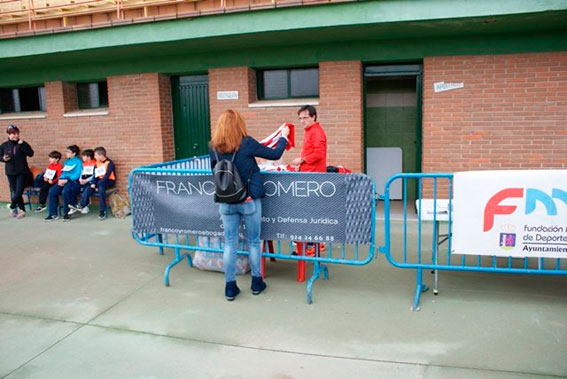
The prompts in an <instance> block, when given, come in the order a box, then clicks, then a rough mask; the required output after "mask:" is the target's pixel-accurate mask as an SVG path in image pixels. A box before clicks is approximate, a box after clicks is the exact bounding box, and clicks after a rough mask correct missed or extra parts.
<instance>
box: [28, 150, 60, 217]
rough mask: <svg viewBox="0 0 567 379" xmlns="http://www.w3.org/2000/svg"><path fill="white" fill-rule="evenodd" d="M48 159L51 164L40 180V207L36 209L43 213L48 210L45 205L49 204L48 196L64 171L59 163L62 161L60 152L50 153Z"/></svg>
mask: <svg viewBox="0 0 567 379" xmlns="http://www.w3.org/2000/svg"><path fill="white" fill-rule="evenodd" d="M48 157H49V164H48V165H47V168H46V169H45V172H44V173H43V175H42V178H41V179H40V181H41V186H40V187H39V206H38V207H37V208H36V210H35V211H36V212H42V211H44V210H45V209H46V208H47V207H46V206H45V203H47V194H48V193H49V189H50V188H51V187H53V186H54V185H56V184H57V180H58V179H59V177H60V176H61V170H62V169H63V166H61V163H59V161H60V160H61V153H60V152H58V151H52V152H51V153H49V155H48Z"/></svg>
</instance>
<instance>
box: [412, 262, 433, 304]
mask: <svg viewBox="0 0 567 379" xmlns="http://www.w3.org/2000/svg"><path fill="white" fill-rule="evenodd" d="M416 271H417V285H416V287H415V297H414V299H413V305H412V306H411V308H410V309H411V310H412V311H416V312H417V311H419V310H420V309H421V308H420V306H419V299H420V298H421V293H422V292H425V291H427V290H428V289H429V287H428V286H427V285H425V284H423V275H422V269H420V268H418V269H417V270H416Z"/></svg>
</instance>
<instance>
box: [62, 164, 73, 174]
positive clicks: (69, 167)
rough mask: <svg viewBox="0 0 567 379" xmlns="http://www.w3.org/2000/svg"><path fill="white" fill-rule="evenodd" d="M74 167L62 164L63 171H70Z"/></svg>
mask: <svg viewBox="0 0 567 379" xmlns="http://www.w3.org/2000/svg"><path fill="white" fill-rule="evenodd" d="M74 168H75V165H72V166H64V167H63V171H66V172H67V171H72V170H73V169H74Z"/></svg>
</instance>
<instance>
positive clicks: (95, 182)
mask: <svg viewBox="0 0 567 379" xmlns="http://www.w3.org/2000/svg"><path fill="white" fill-rule="evenodd" d="M94 157H95V159H96V167H95V171H94V177H93V179H92V182H91V183H90V184H89V185H87V187H86V188H85V190H84V191H83V195H82V197H81V202H80V203H79V206H77V207H75V209H76V210H78V211H80V212H81V213H87V212H88V211H84V210H85V208H86V209H88V206H89V202H90V197H91V196H92V194H93V193H94V192H95V191H96V192H98V194H99V197H100V213H99V216H98V219H99V220H104V219H105V218H106V216H107V215H106V190H107V189H108V188H110V187H112V186H113V185H114V181H115V180H116V175H115V173H114V163H113V162H112V161H111V160H110V159H108V157H107V156H106V149H105V148H104V147H102V146H99V147H97V148H95V149H94Z"/></svg>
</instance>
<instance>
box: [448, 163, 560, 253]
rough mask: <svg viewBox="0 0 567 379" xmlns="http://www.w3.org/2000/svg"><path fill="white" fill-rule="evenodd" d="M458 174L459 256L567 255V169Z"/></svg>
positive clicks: (455, 225)
mask: <svg viewBox="0 0 567 379" xmlns="http://www.w3.org/2000/svg"><path fill="white" fill-rule="evenodd" d="M454 178H455V179H454V202H453V205H454V213H453V239H452V243H453V249H452V252H453V253H454V254H471V255H490V256H492V255H495V256H501V257H550V258H567V170H518V171H471V172H459V173H456V174H455V176H454Z"/></svg>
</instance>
